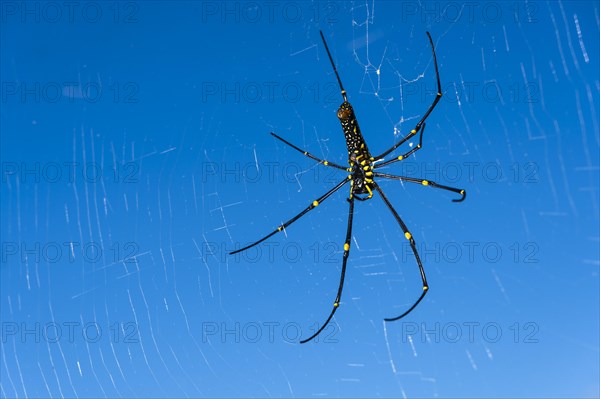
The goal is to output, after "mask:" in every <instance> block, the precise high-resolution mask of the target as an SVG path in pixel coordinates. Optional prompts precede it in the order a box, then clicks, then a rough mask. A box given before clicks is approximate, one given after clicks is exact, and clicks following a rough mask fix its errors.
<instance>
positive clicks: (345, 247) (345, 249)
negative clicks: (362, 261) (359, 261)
mask: <svg viewBox="0 0 600 399" xmlns="http://www.w3.org/2000/svg"><path fill="white" fill-rule="evenodd" d="M348 250H350V244H348V243H345V244H344V251H348Z"/></svg>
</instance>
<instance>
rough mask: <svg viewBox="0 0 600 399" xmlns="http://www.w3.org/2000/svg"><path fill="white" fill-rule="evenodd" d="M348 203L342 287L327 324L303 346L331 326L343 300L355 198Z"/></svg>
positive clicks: (302, 342)
mask: <svg viewBox="0 0 600 399" xmlns="http://www.w3.org/2000/svg"><path fill="white" fill-rule="evenodd" d="M348 202H349V203H350V208H349V210H348V228H347V230H346V241H345V242H344V255H343V260H342V274H341V276H340V285H339V287H338V291H337V295H336V297H335V301H334V302H333V309H332V310H331V313H330V314H329V317H328V318H327V320H325V323H323V325H322V326H321V328H319V330H318V331H317V332H316V333H314V334H313V335H311V336H310V337H309V338H307V339H304V340H302V341H300V343H301V344H305V343H307V342H308V341H310V340H312V339H313V338H315V337H316V336H317V335H319V334H320V333H321V331H323V330H324V329H325V327H327V324H329V321H330V320H331V318H332V317H333V315H334V314H335V312H336V310H337V309H338V307H339V306H340V299H341V298H342V289H343V288H344V279H345V277H346V264H347V262H348V255H350V240H351V238H352V218H353V217H354V197H350V198H349V199H348Z"/></svg>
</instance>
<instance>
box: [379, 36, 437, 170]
mask: <svg viewBox="0 0 600 399" xmlns="http://www.w3.org/2000/svg"><path fill="white" fill-rule="evenodd" d="M427 37H428V38H429V44H431V52H432V54H433V65H434V66H435V78H436V82H437V94H436V96H435V99H434V100H433V103H431V105H430V106H429V108H428V109H427V112H425V114H424V115H423V117H422V118H421V119H420V120H419V122H418V123H417V124H416V125H415V128H414V129H413V130H411V131H410V132H409V133H408V134H407V135H406V136H404V137H403V138H402V139H400V141H399V142H397V143H396V144H394V145H393V146H392V147H391V148H390V149H388V150H387V151H385V152H384V153H383V154H381V155H378V156H376V157H375V160H376V161H379V160H381V159H383V158H385V157H386V156H387V155H388V154H389V153H390V152H392V151H394V150H395V149H396V148H398V147H400V146H401V145H402V144H404V143H406V142H407V141H408V140H410V139H411V138H412V137H414V136H415V135H416V134H417V133H419V132H421V137H420V138H419V145H417V147H415V148H413V149H412V150H411V151H409V152H407V153H406V154H403V155H400V156H399V157H397V158H394V159H393V160H389V161H386V162H384V163H381V164H379V165H378V166H376V167H378V168H379V167H381V166H385V165H389V164H390V163H393V162H398V161H401V160H402V159H404V158H406V157H407V156H409V155H411V154H413V153H415V152H416V151H418V150H419V149H420V148H421V147H422V140H423V131H424V130H425V121H426V120H427V118H428V117H429V114H431V111H433V109H434V108H435V106H436V105H437V104H438V102H439V101H440V99H441V98H442V84H441V83H440V72H439V70H438V64H437V57H436V55H435V47H434V46H433V39H432V38H431V35H430V34H429V32H427Z"/></svg>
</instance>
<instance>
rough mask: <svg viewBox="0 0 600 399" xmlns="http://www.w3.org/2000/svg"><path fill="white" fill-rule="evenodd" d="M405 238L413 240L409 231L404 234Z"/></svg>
mask: <svg viewBox="0 0 600 399" xmlns="http://www.w3.org/2000/svg"><path fill="white" fill-rule="evenodd" d="M404 237H406V239H407V240H410V239H411V238H412V234H410V233H409V232H408V231H407V232H406V233H404Z"/></svg>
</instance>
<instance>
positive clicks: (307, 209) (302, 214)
mask: <svg viewBox="0 0 600 399" xmlns="http://www.w3.org/2000/svg"><path fill="white" fill-rule="evenodd" d="M349 181H350V180H349V179H344V180H342V181H341V182H340V183H339V184H338V185H337V186H335V187H334V188H332V189H331V190H329V191H327V192H326V193H325V194H323V195H322V196H321V197H319V198H317V199H316V200H314V201H313V202H312V203H311V204H310V205H309V206H308V207H306V209H304V210H303V211H302V212H300V213H299V214H297V215H296V216H294V217H293V218H291V219H290V220H288V221H287V222H285V223H284V224H282V225H281V226H279V227H277V229H275V230H274V231H273V232H271V233H269V234H267V235H266V236H264V237H263V238H261V239H260V240H258V241H256V242H254V243H252V244H250V245H247V246H245V247H244V248H241V249H236V250H235V251H232V252H230V253H229V254H230V255H233V254H237V253H238V252H242V251H245V250H247V249H248V248H252V247H253V246H255V245H258V244H260V243H261V242H263V241H265V240H266V239H268V238H269V237H271V236H273V235H275V234H277V233H279V232H280V231H283V229H285V228H286V227H288V226H289V225H290V224H292V223H294V222H295V221H296V220H298V219H300V218H301V217H302V216H304V215H305V214H306V213H308V211H312V210H313V209H314V208H316V207H317V206H319V205H320V204H321V202H323V201H325V200H326V199H327V198H328V197H329V196H330V195H331V194H333V193H335V192H336V191H337V190H339V189H340V188H342V186H343V185H344V184H346V183H348V182H349Z"/></svg>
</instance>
